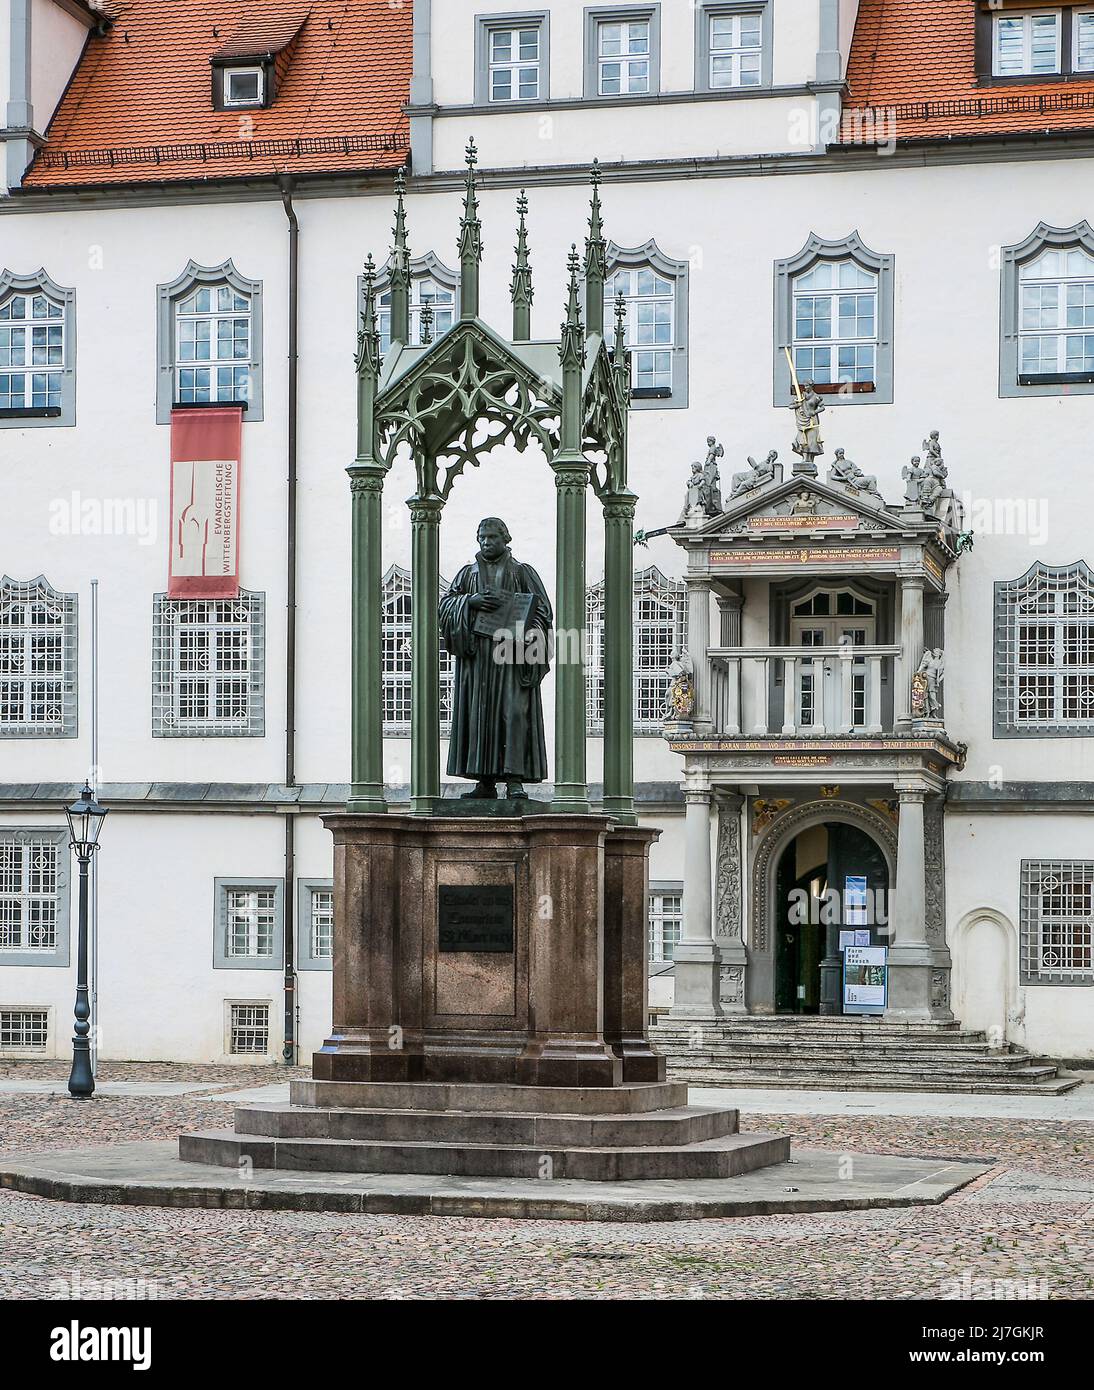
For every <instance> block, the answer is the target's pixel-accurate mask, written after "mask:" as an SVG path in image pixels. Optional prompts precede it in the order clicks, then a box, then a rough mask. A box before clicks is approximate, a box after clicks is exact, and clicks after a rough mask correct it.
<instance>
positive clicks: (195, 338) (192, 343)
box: [156, 260, 262, 424]
mask: <svg viewBox="0 0 1094 1390" xmlns="http://www.w3.org/2000/svg"><path fill="white" fill-rule="evenodd" d="M157 298H158V306H159V317H158V338H159V383H158V389H157V399H156V418H157V420H158V421H159V423H160V424H167V423H169V422H170V419H171V410H172V408H173V407H174V406H176V405H179V406H187V405H207V404H214V403H217V402H220V403H225V404H227V403H234V402H239V403H241V404H243V406H244V407H245V410H244V415H243V418H244V420H261V419H262V285H261V283H260V282H259V281H257V280H245V279H244V278H243V276H242V275H240V273H239V272H238V271H237V270H236V268H235V266H234V265H233V263H232V262H231V261H230V260H229V261H225V262H224V263H223V265H218V266H199V265H197V264H195V262H193V261H191V262H190V263H189V265H188V266H187V267H186V269H185V270H184V271H183V272H182V274H181V275H180V276H179V277H178V279H176V280H173V281H172V282H171V283H170V284H169V285H160V286H159V288H158V290H157Z"/></svg>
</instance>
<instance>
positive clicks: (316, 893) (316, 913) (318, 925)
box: [311, 888, 334, 960]
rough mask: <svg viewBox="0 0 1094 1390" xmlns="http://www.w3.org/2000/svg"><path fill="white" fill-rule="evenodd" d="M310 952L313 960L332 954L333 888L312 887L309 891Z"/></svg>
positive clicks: (327, 957)
mask: <svg viewBox="0 0 1094 1390" xmlns="http://www.w3.org/2000/svg"><path fill="white" fill-rule="evenodd" d="M311 954H312V959H313V960H330V959H331V957H332V956H333V955H334V890H333V889H331V888H313V889H312V892H311Z"/></svg>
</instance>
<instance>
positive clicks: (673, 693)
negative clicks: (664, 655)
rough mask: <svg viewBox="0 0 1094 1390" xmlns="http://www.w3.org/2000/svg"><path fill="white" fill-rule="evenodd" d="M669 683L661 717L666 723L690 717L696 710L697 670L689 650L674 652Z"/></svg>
mask: <svg viewBox="0 0 1094 1390" xmlns="http://www.w3.org/2000/svg"><path fill="white" fill-rule="evenodd" d="M667 674H668V678H669V685H668V690H667V691H666V692H665V703H664V704H663V705H662V707H661V718H662V720H663V721H664V722H665V723H671V722H673V721H679V720H684V719H690V718H691V716H692V713H693V712H694V710H695V671H694V668H693V666H692V662H691V657H690V656H689V655H688V654H687V652H680V651H677V652H676V653H674V655H673V658H672V661H671V662H670V663H669V669H668V673H667Z"/></svg>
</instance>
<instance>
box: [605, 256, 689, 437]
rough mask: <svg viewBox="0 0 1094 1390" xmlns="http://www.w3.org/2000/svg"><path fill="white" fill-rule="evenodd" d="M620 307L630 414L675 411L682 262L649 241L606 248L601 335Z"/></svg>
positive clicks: (681, 392) (681, 391) (683, 334)
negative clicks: (623, 314) (618, 301)
mask: <svg viewBox="0 0 1094 1390" xmlns="http://www.w3.org/2000/svg"><path fill="white" fill-rule="evenodd" d="M620 294H622V296H623V301H624V304H625V305H626V310H627V318H626V333H627V347H628V349H629V351H630V354H631V405H632V407H633V408H634V409H636V410H681V409H684V408H685V407H686V406H687V403H688V263H687V261H674V260H671V259H670V258H669V257H668V256H666V255H665V254H664V253H663V252H662V251H661V250H660V248H659V247H658V245H657V243H656V242H655V241H647V242H646V244H645V245H644V246H635V247H630V248H624V247H621V246H616V244H615V243H614V242H611V243H609V245H608V278H607V280H606V281H605V284H604V322H605V326H606V332H607V333H608V334H609V335H610V334H611V333H612V332H614V324H615V305H616V299H617V297H618V296H619V295H620Z"/></svg>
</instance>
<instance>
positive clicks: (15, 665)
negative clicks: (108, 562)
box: [0, 579, 76, 738]
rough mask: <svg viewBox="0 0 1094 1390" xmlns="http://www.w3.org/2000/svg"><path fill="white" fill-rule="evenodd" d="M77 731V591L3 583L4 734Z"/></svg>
mask: <svg viewBox="0 0 1094 1390" xmlns="http://www.w3.org/2000/svg"><path fill="white" fill-rule="evenodd" d="M75 732H76V595H75V594H61V593H58V592H56V590H54V589H52V588H50V586H49V585H48V584H46V583H45V582H44V581H43V580H41V579H38V580H33V581H31V582H30V583H26V584H22V583H19V582H17V581H14V580H7V581H4V582H3V583H0V737H9V738H20V737H22V738H27V737H51V736H52V737H66V736H67V737H71V736H72V735H74V734H75Z"/></svg>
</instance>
